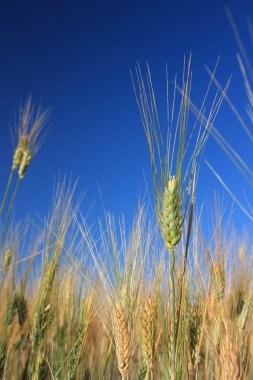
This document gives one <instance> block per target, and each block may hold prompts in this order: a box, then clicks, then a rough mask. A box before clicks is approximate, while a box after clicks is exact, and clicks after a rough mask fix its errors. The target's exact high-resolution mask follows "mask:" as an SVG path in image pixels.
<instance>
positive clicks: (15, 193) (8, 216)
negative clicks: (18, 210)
mask: <svg viewBox="0 0 253 380" xmlns="http://www.w3.org/2000/svg"><path fill="white" fill-rule="evenodd" d="M19 183H20V179H19V178H18V180H17V183H16V186H15V189H14V191H13V194H12V197H11V201H10V204H9V208H8V213H7V216H6V219H5V222H4V226H3V231H2V236H1V243H2V242H3V238H4V235H5V232H6V228H7V225H8V222H9V219H10V216H11V211H12V207H13V203H14V200H15V198H16V195H17V192H18V188H19Z"/></svg>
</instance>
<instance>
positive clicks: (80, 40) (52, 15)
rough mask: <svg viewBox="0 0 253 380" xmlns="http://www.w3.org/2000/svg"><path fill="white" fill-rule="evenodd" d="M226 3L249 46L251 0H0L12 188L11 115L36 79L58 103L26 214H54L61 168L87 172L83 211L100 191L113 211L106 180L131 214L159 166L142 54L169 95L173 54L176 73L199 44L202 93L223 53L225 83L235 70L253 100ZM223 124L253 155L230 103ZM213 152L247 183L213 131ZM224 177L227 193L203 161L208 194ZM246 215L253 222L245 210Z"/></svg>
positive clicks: (202, 183)
mask: <svg viewBox="0 0 253 380" xmlns="http://www.w3.org/2000/svg"><path fill="white" fill-rule="evenodd" d="M225 4H227V5H229V7H230V9H231V11H232V13H233V15H234V18H235V21H236V23H237V25H238V28H239V30H240V32H241V35H242V37H243V39H244V38H245V41H246V46H247V47H249V46H248V45H249V44H248V37H247V30H246V16H247V15H251V16H252V17H253V3H252V1H236V0H234V1H227V2H226V3H225V2H223V1H221V0H213V1H209V0H208V1H203V0H201V1H197V0H196V1H189V0H177V1H170V0H167V1H158V0H157V1H148V0H145V1H142V0H140V1H136V0H135V1H131V0H129V1H122V0H117V1H111V0H108V1H96V0H93V1H87V0H82V1H81V0H73V1H55V0H43V1H38V0H36V1H31V0H30V1H29V0H27V1H18V0H16V1H15V0H8V1H7V0H6V1H1V2H0V57H1V59H0V104H1V106H0V125H1V127H0V141H1V148H0V171H1V184H2V185H1V190H2V189H3V186H4V185H5V182H6V181H7V177H8V173H9V169H10V166H11V160H12V153H13V150H12V145H11V138H10V132H9V126H10V124H12V123H13V120H14V112H15V110H17V109H18V106H19V102H20V99H24V98H25V97H26V96H27V94H29V93H30V92H31V91H32V93H33V95H34V98H35V99H36V100H42V102H43V104H44V105H45V106H50V107H52V108H53V112H52V117H51V127H52V132H51V134H50V136H49V137H48V139H47V141H46V142H45V144H44V145H43V147H42V149H41V151H40V152H39V153H38V155H37V156H36V157H35V159H34V161H33V162H32V165H31V167H30V168H29V171H28V172H27V175H26V177H25V179H24V182H23V184H22V186H21V188H20V192H19V194H18V197H17V200H16V205H15V212H16V216H17V217H18V218H19V217H25V216H26V215H27V214H31V215H34V213H35V212H37V213H38V214H39V215H41V216H43V215H45V214H46V212H47V210H48V207H49V205H50V203H51V195H52V188H53V183H54V179H56V178H57V177H58V174H59V172H60V173H62V174H64V173H72V176H73V178H77V177H79V186H78V191H79V192H82V191H84V190H85V189H86V188H87V187H88V193H87V195H86V197H85V200H84V202H83V212H84V213H85V210H86V209H88V207H89V204H90V203H91V202H92V201H96V204H95V206H94V212H93V213H94V216H95V215H96V216H97V215H99V214H100V213H101V212H102V208H101V204H100V201H99V195H98V187H97V183H99V185H100V189H101V192H102V197H103V201H104V206H105V207H106V209H107V210H110V211H112V212H113V213H115V214H116V216H120V215H121V214H122V213H124V214H125V215H126V218H127V220H130V219H131V217H132V215H133V210H134V209H135V208H136V206H137V199H138V195H139V193H140V191H141V189H143V187H144V174H143V173H145V177H146V179H147V182H148V183H150V177H151V175H150V167H149V155H148V148H147V143H146V139H145V135H144V131H143V128H142V125H141V121H140V117H139V113H138V109H137V105H136V101H135V97H134V93H133V88H132V84H131V79H130V69H133V68H134V66H135V64H136V62H137V61H138V62H139V63H140V64H141V65H143V67H144V65H145V62H146V61H148V62H149V64H150V66H151V70H152V73H153V80H154V83H155V87H157V88H158V99H162V96H165V93H163V92H162V91H163V86H164V83H165V63H166V62H167V63H168V68H169V73H170V74H171V79H173V77H174V74H175V73H176V72H178V73H179V74H181V72H182V64H183V56H184V54H186V55H188V54H189V52H190V51H191V52H192V60H193V64H192V70H193V81H192V98H193V100H194V101H195V102H196V103H197V104H200V102H201V98H202V97H203V95H204V93H205V89H206V86H207V83H208V75H207V73H206V71H205V69H204V64H208V65H209V66H210V67H213V66H214V64H215V62H216V60H217V58H218V56H221V58H220V64H219V68H218V78H219V80H220V81H221V83H222V84H225V83H226V81H227V79H228V78H229V76H230V75H231V74H232V82H231V86H230V89H229V95H230V96H231V98H232V99H233V101H234V103H235V104H236V105H237V107H238V109H239V110H240V111H242V112H244V107H245V105H246V102H247V99H246V96H245V91H244V87H243V81H242V78H241V75H240V72H239V69H238V65H237V61H236V58H235V54H236V52H237V45H236V42H235V40H234V36H233V33H232V30H231V27H230V25H229V22H228V19H227V17H226V14H225V9H224V7H225ZM252 51H253V50H250V49H249V52H250V53H251V54H252ZM160 90H161V92H160ZM163 100H164V98H163ZM161 110H163V109H162V108H161ZM164 111H165V110H164ZM216 127H217V128H218V129H219V130H220V131H222V133H223V134H224V136H226V137H227V138H229V140H230V142H231V143H232V144H233V146H235V147H236V148H238V149H239V151H240V152H243V153H244V155H245V157H246V159H252V145H250V144H249V143H248V141H247V139H246V138H245V136H244V134H243V132H242V130H241V129H240V127H239V125H238V124H237V123H236V121H235V119H234V117H233V116H232V115H231V113H230V112H229V111H228V109H227V106H226V105H225V104H224V107H222V109H221V111H220V115H219V117H218V118H217V123H216ZM250 127H252V128H253V126H250ZM205 157H206V158H208V160H209V161H210V162H211V163H212V164H213V166H214V167H215V168H216V169H217V170H218V171H219V172H220V173H221V174H222V175H223V176H224V179H225V180H227V181H228V183H229V184H230V185H231V186H232V188H233V189H234V190H235V191H236V192H239V190H240V189H241V187H242V184H241V182H240V176H239V175H238V173H237V172H236V171H235V170H233V168H232V164H231V163H230V162H229V160H228V159H226V156H225V155H224V154H223V153H222V152H221V150H220V148H219V147H218V146H217V144H216V143H215V142H214V141H211V140H210V141H209V143H208V146H207V150H206V153H205ZM215 189H217V190H218V192H220V193H222V188H221V186H220V185H219V184H218V182H217V180H216V179H215V177H214V176H213V175H212V174H211V172H210V170H209V169H208V168H207V166H206V165H205V164H203V166H202V170H201V176H200V180H199V200H198V202H199V204H200V203H201V202H202V201H203V200H205V201H207V202H209V201H210V202H211V201H212V199H213V194H214V190H215ZM150 191H151V192H152V189H151V186H150ZM252 194H253V192H251V193H250V195H252ZM240 221H242V222H243V223H247V219H245V218H244V217H242V216H240Z"/></svg>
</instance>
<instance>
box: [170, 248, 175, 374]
mask: <svg viewBox="0 0 253 380" xmlns="http://www.w3.org/2000/svg"><path fill="white" fill-rule="evenodd" d="M174 270H175V252H174V249H173V250H171V268H170V280H171V301H172V304H171V305H172V308H171V314H172V315H171V318H172V380H175V378H176V377H175V371H176V370H175V355H176V305H175V304H176V299H175V298H176V295H175V277H174Z"/></svg>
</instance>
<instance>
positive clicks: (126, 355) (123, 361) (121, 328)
mask: <svg viewBox="0 0 253 380" xmlns="http://www.w3.org/2000/svg"><path fill="white" fill-rule="evenodd" d="M113 325H114V338H115V343H116V354H117V359H118V369H119V372H120V374H121V376H122V379H125V378H126V376H127V372H128V369H129V363H130V333H129V330H128V325H127V321H126V317H125V313H124V308H123V306H122V304H121V303H120V302H116V304H115V307H114V313H113Z"/></svg>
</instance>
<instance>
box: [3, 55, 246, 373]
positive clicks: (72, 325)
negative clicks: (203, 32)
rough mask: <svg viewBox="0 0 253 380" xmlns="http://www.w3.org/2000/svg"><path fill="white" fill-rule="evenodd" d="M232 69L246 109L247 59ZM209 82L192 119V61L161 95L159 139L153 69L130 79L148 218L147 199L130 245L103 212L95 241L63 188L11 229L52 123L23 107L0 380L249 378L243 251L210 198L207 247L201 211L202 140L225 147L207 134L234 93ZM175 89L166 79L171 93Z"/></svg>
mask: <svg viewBox="0 0 253 380" xmlns="http://www.w3.org/2000/svg"><path fill="white" fill-rule="evenodd" d="M239 64H240V68H241V71H242V74H243V75H244V80H245V81H246V83H247V87H246V89H247V90H248V95H249V104H250V105H251V100H252V98H251V92H249V88H251V87H250V86H251V83H250V82H249V81H248V82H247V76H246V69H245V66H244V62H243V58H240V57H239ZM215 70H216V67H215V68H214V69H213V71H211V72H210V83H209V85H208V88H207V89H206V94H205V97H204V99H203V103H202V105H201V106H200V107H199V108H198V109H197V108H196V107H195V106H194V103H193V102H192V100H191V86H192V72H191V57H189V59H188V60H187V59H184V61H183V75H182V76H181V78H182V80H181V81H180V80H174V81H173V89H172V91H171V90H170V91H169V90H168V91H167V99H166V100H167V101H166V103H167V110H166V112H167V125H166V126H165V128H164V126H163V125H162V123H161V122H160V119H159V112H158V109H159V106H158V105H157V101H156V97H155V91H154V87H153V83H152V77H151V69H150V68H149V66H147V67H146V68H144V70H143V69H142V68H141V67H140V66H136V68H135V69H134V70H132V73H131V76H132V81H133V87H134V93H135V96H136V100H137V106H138V108H139V111H140V121H141V123H142V124H143V127H144V131H145V135H146V139H147V143H148V144H147V146H148V149H149V153H150V163H151V172H152V179H153V190H152V191H153V197H154V207H152V205H150V202H148V200H147V198H144V199H143V200H142V201H141V202H140V204H139V205H138V208H137V211H136V213H135V217H134V220H133V223H132V227H131V229H130V231H129V230H128V229H127V228H126V227H125V223H124V219H123V218H122V220H121V221H120V222H119V223H118V222H116V221H115V219H114V217H113V215H111V214H109V213H106V212H105V213H104V214H103V211H102V215H103V216H102V217H101V220H99V221H95V222H94V224H95V227H94V225H93V224H92V225H91V224H89V222H88V221H87V219H86V218H85V217H84V216H83V215H82V213H81V210H80V202H79V201H78V199H79V198H78V194H77V183H76V182H75V181H72V180H70V179H69V178H68V176H65V177H63V178H62V179H61V180H60V181H59V183H58V185H57V187H56V189H55V192H54V201H53V204H52V205H51V207H50V210H51V211H50V213H49V215H48V217H47V218H45V219H42V221H41V223H39V224H36V226H37V227H36V228H34V225H33V223H28V222H24V223H22V222H19V223H16V222H15V220H14V218H13V207H14V204H15V199H16V195H17V193H18V189H19V187H20V186H22V182H23V181H25V180H26V171H27V170H29V166H30V165H32V161H33V158H34V155H35V154H37V152H38V151H39V148H40V147H41V145H42V143H44V140H45V138H46V136H47V131H48V129H47V125H48V120H49V119H50V111H49V110H48V109H46V108H42V107H40V106H39V107H38V106H36V104H35V103H34V101H33V99H32V98H31V97H28V98H27V99H26V101H25V102H24V104H23V106H22V107H21V108H20V112H19V119H18V123H17V126H16V127H17V128H16V131H15V132H16V133H15V135H16V145H15V149H14V152H13V163H10V168H11V170H10V175H9V180H8V183H7V184H6V187H5V190H4V191H2V193H1V196H2V199H1V206H0V216H1V238H0V300H1V307H0V379H8V380H12V379H13V380H18V379H31V380H46V379H55V380H56V379H57V380H61V379H62V380H63V379H68V380H74V379H76V380H78V379H80V380H81V379H94V380H96V379H97V380H103V379H104V380H106V379H108V380H109V379H122V380H127V379H128V380H130V379H139V380H141V379H146V380H148V379H150V380H154V379H171V380H178V379H189V380H196V379H198V380H202V379H220V380H228V379H231V380H232V379H252V378H253V289H252V286H253V275H252V268H253V266H252V264H253V263H252V261H253V250H252V245H251V244H250V239H247V237H246V236H242V235H241V234H239V233H238V232H237V231H236V230H234V228H233V226H232V225H230V223H229V220H228V221H227V222H226V221H225V222H224V220H223V209H222V204H221V203H220V202H219V200H218V199H217V198H216V199H215V200H214V201H213V207H212V208H213V210H214V211H213V214H212V215H210V220H211V219H212V220H213V221H214V222H213V230H212V234H211V237H209V238H207V237H206V235H205V233H204V228H203V227H204V223H207V222H206V221H205V220H203V219H202V217H201V213H200V212H198V210H197V209H196V207H195V204H196V189H197V187H198V182H199V181H201V176H200V175H199V173H200V172H199V167H200V164H201V158H202V155H203V152H204V150H205V146H206V143H207V141H208V139H209V138H211V136H210V135H214V137H216V139H217V138H220V142H221V144H223V145H224V140H222V138H221V137H219V136H218V137H217V134H216V135H215V133H216V132H215V129H214V127H213V124H214V121H215V118H216V116H217V114H218V113H219V112H222V109H220V108H221V105H222V103H223V102H226V101H227V95H226V94H227V89H228V86H229V82H228V83H227V84H226V85H225V87H223V88H220V87H219V84H218V83H217V81H216V77H215ZM170 83H171V82H170V80H169V79H168V78H166V84H167V88H168V89H169V88H170ZM211 88H214V92H213V93H212V91H211ZM133 96H134V95H133ZM207 99H209V100H210V102H208V104H209V103H210V105H209V106H208V104H206V100H207ZM251 107H252V105H251ZM209 136H210V137H209ZM45 144H46V142H45ZM239 163H240V162H239ZM212 170H213V172H214V173H216V172H215V168H212ZM31 186H32V183H31ZM152 191H151V192H152Z"/></svg>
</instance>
